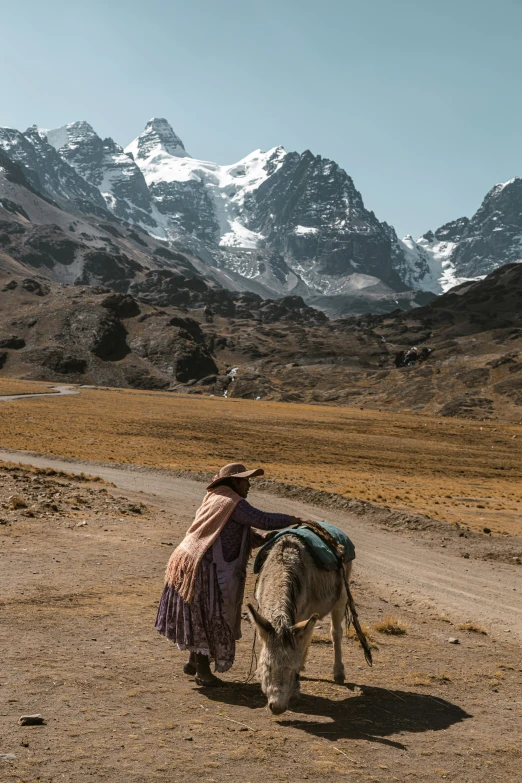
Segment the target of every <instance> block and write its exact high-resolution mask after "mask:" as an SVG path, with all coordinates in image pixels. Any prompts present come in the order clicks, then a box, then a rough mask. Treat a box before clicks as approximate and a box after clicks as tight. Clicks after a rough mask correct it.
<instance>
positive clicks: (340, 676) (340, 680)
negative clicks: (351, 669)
mask: <svg viewBox="0 0 522 783" xmlns="http://www.w3.org/2000/svg"><path fill="white" fill-rule="evenodd" d="M334 682H335V683H336V685H344V672H343V673H341V674H334Z"/></svg>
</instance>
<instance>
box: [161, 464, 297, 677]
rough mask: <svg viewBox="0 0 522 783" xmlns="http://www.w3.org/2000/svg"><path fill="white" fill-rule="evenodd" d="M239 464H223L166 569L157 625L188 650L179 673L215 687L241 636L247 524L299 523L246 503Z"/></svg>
mask: <svg viewBox="0 0 522 783" xmlns="http://www.w3.org/2000/svg"><path fill="white" fill-rule="evenodd" d="M263 474H264V470H262V469H261V468H256V469H255V470H246V468H245V466H244V465H242V464H241V463H239V462H233V463H231V464H229V465H225V467H224V468H221V470H220V471H219V473H218V474H217V475H216V476H214V479H213V481H212V482H211V483H210V484H209V485H208V487H207V494H206V495H205V497H204V499H203V503H202V504H201V506H200V507H199V509H198V510H197V511H196V516H195V519H194V522H193V523H192V524H191V526H190V527H189V529H188V531H187V533H186V534H185V538H184V539H183V541H182V542H181V543H180V544H179V546H177V547H176V549H175V550H174V552H173V553H172V556H171V558H170V560H169V563H168V566H167V572H166V575H165V587H164V589H163V594H162V596H161V600H160V604H159V608H158V615H157V618H156V628H157V630H158V631H159V632H160V633H161V634H163V635H164V636H166V637H167V639H170V641H172V642H175V643H176V644H177V646H178V648H179V649H180V650H188V651H189V653H190V656H189V659H188V662H187V663H186V664H185V666H184V667H183V671H184V672H185V674H188V675H195V680H196V683H197V684H198V685H200V686H216V685H221V684H222V681H221V680H220V679H219V678H218V677H216V676H215V675H214V674H212V672H211V670H210V663H211V662H212V661H214V668H215V671H217V672H226V671H227V670H228V669H230V667H231V666H232V664H233V663H234V658H235V648H236V640H237V639H240V638H241V606H242V603H243V593H244V589H245V580H246V567H247V562H248V557H249V555H250V551H251V549H252V538H253V536H252V528H259V529H260V530H278V529H279V528H285V527H289V525H293V524H297V523H299V522H302V520H301V519H299V518H298V517H292V516H289V515H288V514H269V513H267V512H264V511H260V510H259V509H257V508H254V507H253V506H251V505H250V503H248V502H247V501H246V500H245V498H246V496H247V495H248V491H249V489H250V480H249V479H250V478H251V477H253V476H262V475H263Z"/></svg>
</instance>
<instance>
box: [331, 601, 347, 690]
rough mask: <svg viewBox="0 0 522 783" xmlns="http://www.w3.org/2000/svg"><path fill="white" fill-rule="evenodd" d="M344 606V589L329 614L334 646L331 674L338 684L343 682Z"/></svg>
mask: <svg viewBox="0 0 522 783" xmlns="http://www.w3.org/2000/svg"><path fill="white" fill-rule="evenodd" d="M345 607H346V595H345V592H344V590H343V591H342V593H341V597H340V598H339V600H338V601H337V603H336V604H335V605H334V606H333V608H332V611H331V613H330V615H331V621H332V622H331V626H330V635H331V638H332V642H333V648H334V667H333V676H334V681H335V682H336V683H337V684H338V685H342V684H343V683H344V664H343V648H342V641H343V619H344V610H345Z"/></svg>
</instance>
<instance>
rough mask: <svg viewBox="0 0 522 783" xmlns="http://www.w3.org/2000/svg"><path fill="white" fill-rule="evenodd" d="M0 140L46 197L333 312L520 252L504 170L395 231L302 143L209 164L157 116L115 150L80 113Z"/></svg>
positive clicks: (521, 221) (521, 208) (242, 286)
mask: <svg viewBox="0 0 522 783" xmlns="http://www.w3.org/2000/svg"><path fill="white" fill-rule="evenodd" d="M0 149H1V150H4V152H5V153H6V154H7V155H8V157H9V158H10V159H11V160H13V161H15V162H17V163H19V164H21V165H22V166H23V167H24V170H25V171H26V175H27V178H28V180H29V182H30V183H31V185H32V186H33V187H34V188H36V189H37V190H39V191H40V192H42V193H43V194H44V195H45V196H46V197H48V198H50V199H52V200H54V201H55V202H56V203H57V204H58V205H60V206H62V207H64V208H66V209H68V210H71V208H72V210H73V211H74V210H76V211H78V212H80V213H83V214H87V215H88V214H95V215H97V216H98V217H105V219H107V218H110V216H111V215H113V216H114V217H115V218H117V219H118V220H120V221H123V222H124V223H126V224H130V225H131V226H132V225H134V226H138V227H140V228H142V229H144V230H146V231H147V232H149V234H151V235H152V236H153V237H154V238H155V239H159V240H162V241H163V242H167V243H168V244H169V245H170V247H171V248H172V249H173V250H179V251H182V252H183V253H185V254H188V256H190V257H191V258H192V259H193V263H194V266H195V268H196V269H198V270H199V271H200V272H201V273H202V274H204V275H205V274H209V273H211V276H212V279H213V280H214V281H215V282H216V283H217V284H220V285H222V286H223V287H225V288H230V289H233V290H246V291H252V292H255V293H258V294H260V295H261V296H263V297H267V296H268V297H278V296H284V295H288V294H298V295H301V296H304V297H305V298H308V299H311V298H317V297H321V301H322V302H323V303H324V306H325V307H327V306H328V298H329V297H334V298H336V305H335V307H336V308H340V309H341V310H343V308H344V307H345V305H346V306H349V307H350V306H351V305H350V302H351V301H352V299H351V298H350V297H352V298H353V297H354V296H356V297H357V298H358V301H362V300H361V299H360V297H361V296H362V297H363V299H364V297H366V298H367V299H368V302H370V298H371V300H372V302H374V301H375V300H376V298H381V299H383V298H387V300H389V301H390V303H394V302H395V301H397V297H395V296H394V294H395V293H397V294H399V293H404V292H406V291H411V289H416V290H418V289H421V290H424V291H431V292H433V293H441V292H442V291H446V290H448V289H449V288H451V287H453V286H454V285H456V284H458V283H460V282H463V281H465V280H468V279H476V278H477V277H481V276H484V275H486V274H488V273H489V272H490V271H491V270H492V269H494V268H496V267H497V266H500V265H502V264H504V263H507V262H509V261H517V260H521V258H522V249H521V248H522V180H520V179H517V178H515V179H513V180H510V182H507V183H505V184H503V185H497V186H496V187H495V188H493V189H492V190H491V191H490V193H489V194H488V195H487V196H486V198H485V200H484V202H483V204H482V206H481V207H480V209H479V210H478V211H477V213H476V215H474V217H473V218H472V219H471V220H469V219H468V218H460V219H459V220H456V221H453V222H451V223H448V224H446V225H444V226H442V227H441V228H439V229H437V231H435V232H431V231H430V232H428V233H426V234H424V236H422V237H421V238H420V239H418V240H417V241H415V240H413V238H412V237H411V236H407V237H405V238H404V239H403V240H399V239H398V237H397V235H396V233H395V230H394V229H393V227H392V226H390V225H388V224H387V223H385V222H380V221H379V220H378V219H377V217H376V216H375V214H374V213H373V212H372V211H370V210H368V209H367V208H366V207H365V205H364V202H363V199H362V196H361V194H360V193H359V192H358V190H357V189H356V187H355V185H354V183H353V180H352V179H351V177H350V176H349V175H348V174H347V173H346V172H345V171H344V170H343V169H341V168H340V167H339V166H338V165H337V164H336V163H335V162H334V161H331V160H328V159H325V158H322V157H321V156H316V155H313V154H312V153H311V152H310V151H308V150H307V151H305V152H303V153H302V154H300V153H297V152H286V151H285V150H284V149H283V148H282V147H274V148H273V149H271V150H269V151H268V152H262V151H261V150H256V151H255V152H252V153H251V154H250V155H247V156H246V157H245V158H243V159H242V160H240V161H238V162H237V163H233V164H231V165H219V164H217V163H213V162H211V161H204V160H199V159H196V158H193V157H192V156H191V155H190V154H189V152H187V149H186V148H185V145H184V143H183V141H182V140H181V139H180V138H179V136H178V135H177V134H176V133H175V132H174V130H173V129H172V127H171V126H170V125H169V123H168V122H167V121H166V120H165V119H161V118H155V119H152V120H151V121H150V122H149V123H148V124H147V126H146V128H145V130H144V131H143V133H141V134H140V135H139V136H138V137H137V138H136V139H135V140H134V141H133V142H132V143H131V144H129V145H128V146H127V147H126V149H125V150H123V149H122V147H120V146H119V145H118V144H117V143H116V142H115V141H113V140H112V139H110V138H108V139H102V138H101V137H100V136H98V134H97V133H96V132H95V130H94V129H93V128H92V127H91V126H90V125H89V124H88V123H87V122H85V121H79V122H73V123H70V124H69V125H66V126H64V127H62V128H57V129H54V130H43V129H40V128H37V127H36V126H33V127H32V128H29V129H28V130H27V131H25V133H20V132H19V131H16V130H13V129H10V128H0ZM112 219H114V218H112ZM370 293H371V297H370ZM340 297H341V298H342V297H345V298H346V302H345V304H344V305H343V302H342V301H341V300H340V299H339V298H340ZM399 299H400V300H401V301H403V298H401V297H399ZM412 302H413V306H414V304H415V301H414V298H413V299H412ZM371 306H372V307H373V304H372V305H371ZM386 306H387V305H386Z"/></svg>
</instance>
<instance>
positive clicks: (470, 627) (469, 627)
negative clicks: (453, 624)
mask: <svg viewBox="0 0 522 783" xmlns="http://www.w3.org/2000/svg"><path fill="white" fill-rule="evenodd" d="M457 628H458V629H459V631H472V632H473V633H482V634H484V636H487V635H488V632H487V631H486V629H485V628H483V627H482V626H481V625H477V624H476V623H472V622H467V623H461V624H460V625H457Z"/></svg>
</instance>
